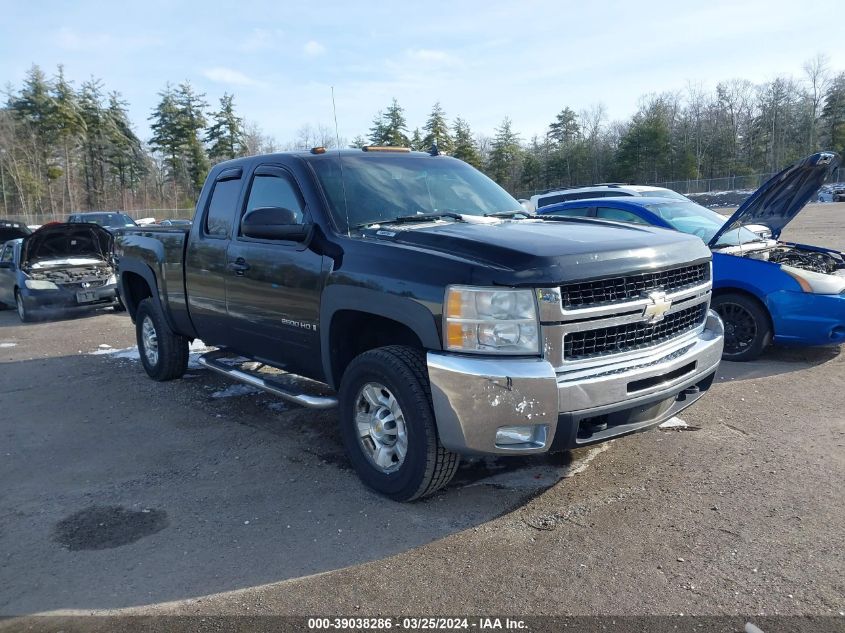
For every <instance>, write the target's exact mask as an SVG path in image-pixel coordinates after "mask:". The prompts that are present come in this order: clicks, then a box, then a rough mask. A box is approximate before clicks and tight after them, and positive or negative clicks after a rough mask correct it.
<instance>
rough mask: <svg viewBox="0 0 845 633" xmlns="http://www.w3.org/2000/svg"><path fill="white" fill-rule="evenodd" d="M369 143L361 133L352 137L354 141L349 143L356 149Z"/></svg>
mask: <svg viewBox="0 0 845 633" xmlns="http://www.w3.org/2000/svg"><path fill="white" fill-rule="evenodd" d="M366 145H367V139H365V138H364V137H363V136H361V135H360V134H359V135H358V136H356V137H355V138H353V139H352V142H351V143H350V144H349V147H350V148H354V149H361V148H362V147H365V146H366Z"/></svg>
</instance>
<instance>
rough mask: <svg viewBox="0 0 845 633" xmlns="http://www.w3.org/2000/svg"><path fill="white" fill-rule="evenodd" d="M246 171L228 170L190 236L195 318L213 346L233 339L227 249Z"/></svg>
mask: <svg viewBox="0 0 845 633" xmlns="http://www.w3.org/2000/svg"><path fill="white" fill-rule="evenodd" d="M242 173H243V170H242V169H241V168H240V167H237V168H233V169H226V170H223V171H222V172H220V174H218V176H217V178H216V179H215V181H214V184H213V185H212V187H213V188H212V190H211V193H210V195H209V196H208V198H207V200H206V203H205V208H204V209H201V210H200V213H198V214H197V216H198V217H197V225H196V226H195V227H194V230H193V232H192V233H191V235H190V236H188V237H187V238H186V239H187V240H188V249H187V252H186V254H185V284H186V286H187V294H188V307H189V312H190V315H191V320H192V321H193V323H194V327H195V328H196V331H197V334H198V335H199V337H200V338H201V339H202V340H203V341H205V342H206V343H208V344H210V345H226V344H227V341H228V340H229V339H230V338H231V336H230V333H229V328H228V323H227V322H228V314H227V312H226V277H227V275H228V272H227V270H226V251H227V249H228V248H229V242H230V241H231V236H232V232H233V225H234V223H235V218H236V217H237V215H238V209H239V203H240V196H241V188H242V185H243V178H242Z"/></svg>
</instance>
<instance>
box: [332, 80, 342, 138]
mask: <svg viewBox="0 0 845 633" xmlns="http://www.w3.org/2000/svg"><path fill="white" fill-rule="evenodd" d="M332 113H333V114H334V138H335V141H336V142H337V148H338V149H340V129H339V128H338V127H337V104H335V102H334V86H332Z"/></svg>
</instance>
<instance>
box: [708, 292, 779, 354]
mask: <svg viewBox="0 0 845 633" xmlns="http://www.w3.org/2000/svg"><path fill="white" fill-rule="evenodd" d="M712 308H713V309H714V310H715V311H716V312H717V313H718V314H719V316H720V317H721V318H722V321H723V322H724V323H725V349H724V351H723V352H722V358H723V359H725V360H733V361H747V360H754V359H755V358H757V357H758V356H760V354H762V353H763V350H764V349H766V348H767V347H768V346H769V344H770V343H771V342H772V326H771V325H770V322H769V315H768V314H767V313H766V310H765V309H764V308H763V307H762V306H761V305H760V303H759V302H757V301H756V300H755V299H752V298H751V297H748V296H746V295H743V294H739V293H728V294H722V295H719V296H717V297H715V298H714V299H713V303H712Z"/></svg>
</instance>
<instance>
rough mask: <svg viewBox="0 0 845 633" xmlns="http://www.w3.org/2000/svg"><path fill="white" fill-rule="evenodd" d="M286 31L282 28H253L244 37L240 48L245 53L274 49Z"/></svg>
mask: <svg viewBox="0 0 845 633" xmlns="http://www.w3.org/2000/svg"><path fill="white" fill-rule="evenodd" d="M283 35H284V33H283V32H282V30H281V29H252V32H251V33H250V34H249V35H248V36H247V37H246V38H244V39H243V41H242V42H241V45H240V49H241V50H242V51H244V52H245V53H254V52H256V51H262V50H270V49H274V48H276V47H277V46H278V45H279V42H280V41H281V40H282V38H283Z"/></svg>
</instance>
